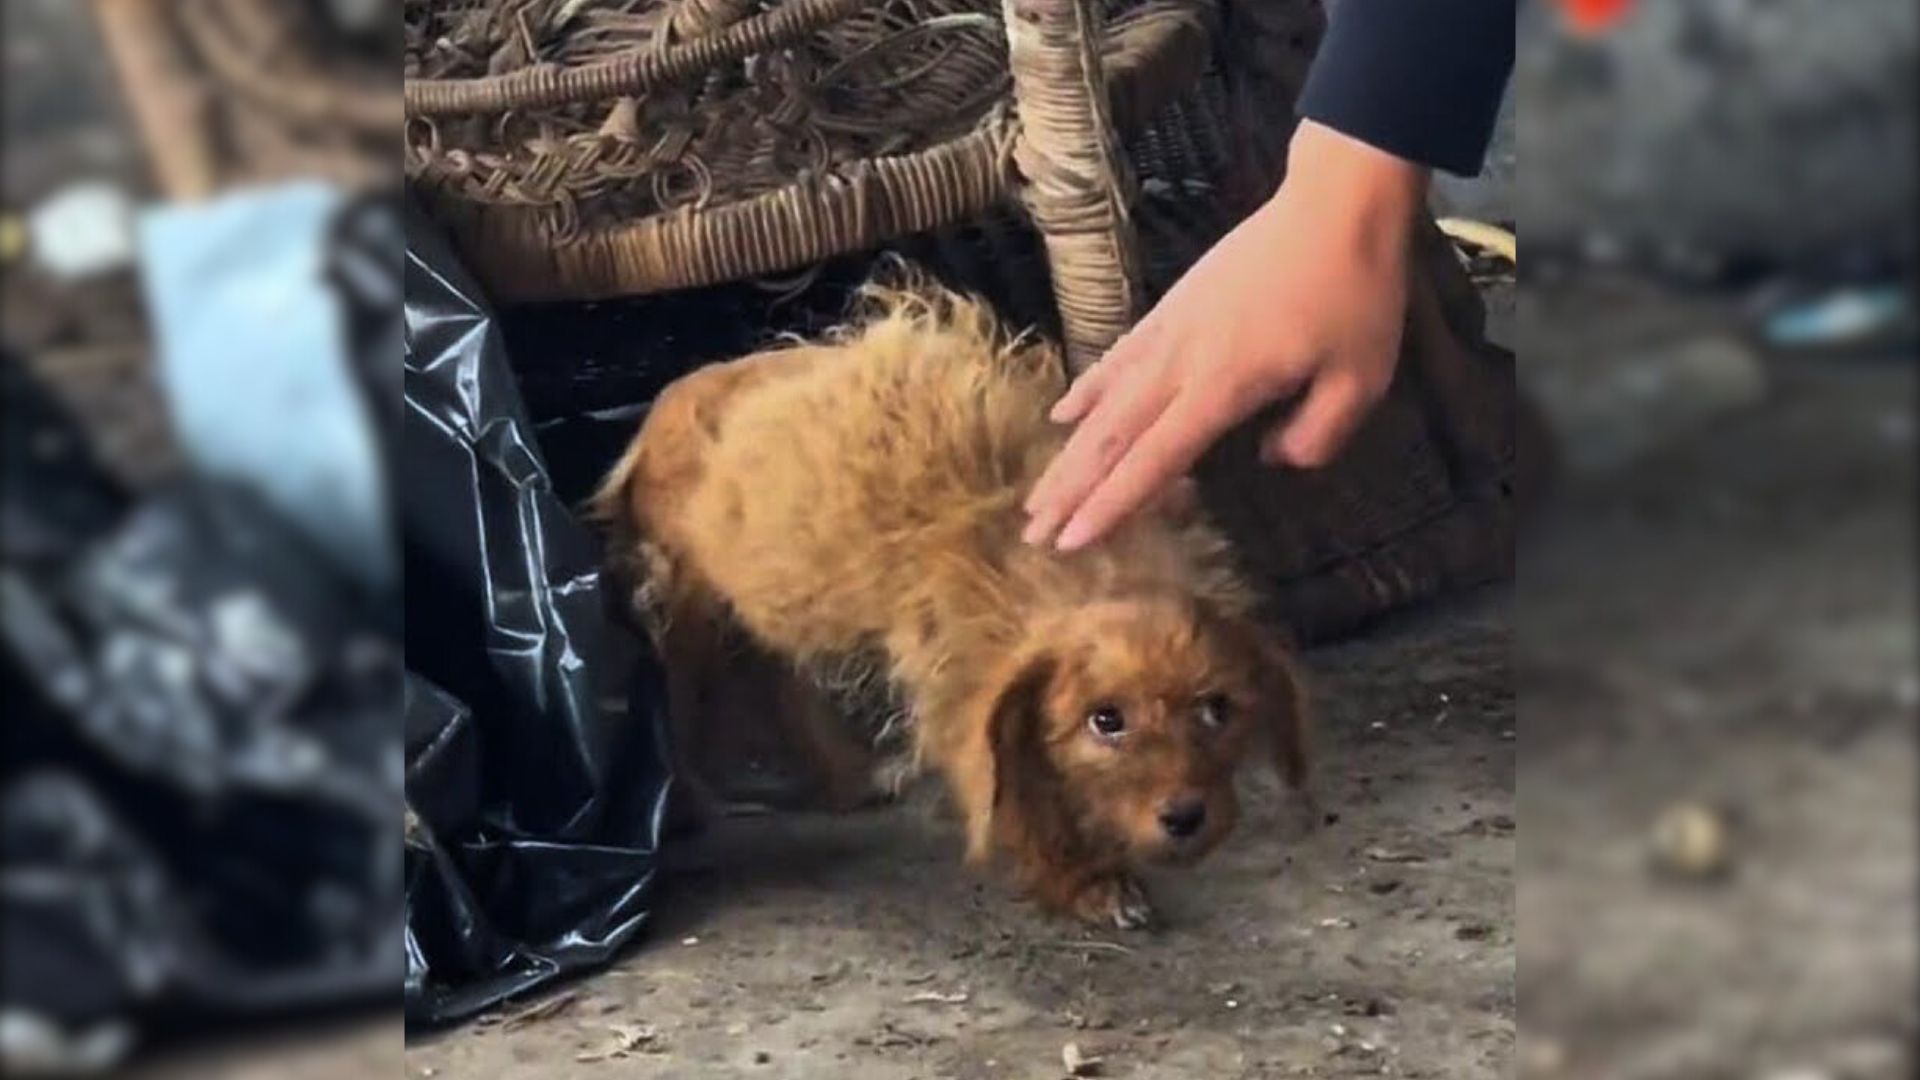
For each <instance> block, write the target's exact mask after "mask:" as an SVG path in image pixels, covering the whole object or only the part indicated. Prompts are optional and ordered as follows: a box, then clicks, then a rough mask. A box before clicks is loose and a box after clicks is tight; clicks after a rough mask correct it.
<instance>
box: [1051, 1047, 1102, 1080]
mask: <svg viewBox="0 0 1920 1080" xmlns="http://www.w3.org/2000/svg"><path fill="white" fill-rule="evenodd" d="M1060 1064H1062V1065H1064V1066H1066V1069H1067V1075H1068V1076H1098V1075H1100V1059H1099V1058H1097V1057H1094V1056H1092V1055H1090V1054H1088V1053H1086V1052H1085V1051H1083V1050H1081V1049H1080V1044H1079V1043H1075V1042H1070V1043H1068V1044H1067V1045H1065V1046H1063V1047H1061V1048H1060Z"/></svg>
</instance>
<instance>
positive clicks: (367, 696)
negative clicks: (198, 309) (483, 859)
mask: <svg viewBox="0 0 1920 1080" xmlns="http://www.w3.org/2000/svg"><path fill="white" fill-rule="evenodd" d="M0 363H4V365H5V369H6V382H7V395H6V401H5V405H6V417H5V424H4V427H5V429H6V431H7V432H8V443H9V445H8V450H9V453H8V455H7V460H6V483H5V485H4V488H0V506H4V516H3V517H0V523H3V524H4V528H0V556H4V566H3V567H0V680H4V684H5V686H4V689H5V694H6V702H7V709H8V717H7V723H6V724H5V725H3V727H4V730H5V745H4V755H0V811H4V814H3V816H0V823H3V826H0V930H3V932H4V937H5V940H4V946H5V947H4V948H0V1002H4V1006H5V1008H6V1009H7V1010H8V1011H9V1013H10V1014H12V1015H13V1016H14V1017H15V1018H16V1019H19V1018H21V1017H31V1018H32V1021H33V1023H35V1024H41V1025H46V1026H47V1027H48V1030H55V1029H60V1030H67V1031H79V1030H82V1029H88V1028H100V1027H102V1026H109V1025H112V1026H118V1027H120V1028H121V1029H124V1030H128V1031H132V1030H135V1029H138V1030H143V1031H144V1030H148V1029H156V1028H169V1027H176V1026H192V1025H194V1024H197V1023H207V1022H212V1021H224V1020H230V1019H234V1018H240V1017H248V1016H271V1015H279V1014H285V1013H287V1012H290V1011H295V1010H304V1009H309V1008H314V1007H319V1006H333V1005H339V1004H343V1003H347V1002H351V1001H355V1000H361V1001H372V1000H378V999H386V1000H391V996H392V993H393V987H394V985H395V984H396V983H397V982H398V981H399V980H400V978H401V975H402V972H403V970H404V969H403V967H402V964H403V957H402V956H401V953H400V950H399V949H398V948H397V947H396V945H397V942H398V939H399V936H400V930H401V927H400V917H399V912H400V910H401V905H400V901H401V895H402V880H401V875H400V864H401V860H400V851H399V848H400V842H399V839H398V838H397V836H396V835H395V830H394V828H393V823H394V821H395V820H396V818H397V817H398V816H399V814H400V812H401V806H402V795H403V792H402V782H403V781H402V761H401V759H400V755H399V753H398V750H399V745H398V740H396V739H394V738H393V737H392V717H393V709H394V705H395V703H396V702H397V701H398V696H399V695H398V690H399V680H400V677H401V674H402V665H401V659H400V654H399V649H398V642H397V641H396V640H394V638H393V636H392V635H391V634H388V633H386V632H385V631H384V630H383V628H382V627H381V626H380V625H379V620H378V619H377V618H375V617H374V614H373V610H372V605H371V604H370V603H369V600H370V598H367V597H363V596H359V595H356V594H355V592H354V591H353V590H352V589H351V588H350V587H348V586H347V585H345V584H344V583H342V582H339V581H335V580H333V579H331V578H330V577H329V571H328V568H327V567H328V564H327V563H326V561H325V560H324V559H323V558H322V557H321V556H319V555H318V553H317V552H315V551H313V550H312V549H311V548H310V547H309V546H308V545H307V544H306V543H305V541H304V538H303V536H302V535H301V534H299V533H297V532H295V531H294V530H293V529H291V527H289V526H288V525H287V524H286V523H284V522H283V521H281V520H280V519H279V518H277V517H275V516H274V515H273V514H272V513H271V512H270V511H269V510H267V509H266V508H265V506H264V504H263V503H262V502H261V501H260V500H258V499H257V498H255V497H253V496H252V495H251V494H250V493H248V492H247V491H244V490H242V489H239V488H235V487H232V486H229V485H225V484H217V483H211V482H206V481H201V480H197V479H188V480H185V481H182V482H181V483H179V484H178V485H176V486H175V487H173V488H170V489H168V490H166V491H163V492H161V493H159V494H157V495H153V496H151V497H148V498H144V499H142V500H139V501H137V502H135V501H130V500H129V499H128V498H127V497H126V496H125V495H123V494H122V493H120V492H119V491H118V488H117V486H116V485H114V484H113V483H112V482H111V481H109V480H107V479H106V478H105V477H104V476H103V475H102V474H101V473H100V471H99V470H98V468H97V467H96V466H95V464H94V463H93V462H92V461H91V459H90V458H89V456H88V455H87V454H86V453H85V441H84V439H83V437H82V436H81V433H80V432H79V431H78V429H77V428H76V426H75V425H74V424H73V423H72V421H71V420H70V419H68V418H67V417H65V416H64V414H62V413H61V412H60V410H59V409H58V408H57V407H56V406H55V405H54V404H53V403H52V401H51V399H50V398H49V397H48V396H47V395H46V394H44V393H43V392H41V391H40V390H39V388H38V387H37V386H36V385H35V384H34V383H33V382H32V381H31V380H30V379H29V378H28V377H27V375H26V373H25V372H24V371H23V370H22V369H21V368H19V367H18V366H17V365H16V363H15V362H14V361H12V360H10V359H9V360H5V361H0ZM21 433H24V434H21ZM16 436H19V437H18V438H17V439H16ZM16 451H17V452H16ZM55 493H58V494H57V495H56V494H55ZM10 1030H12V1031H14V1032H15V1033H18V1032H19V1031H20V1030H22V1029H21V1028H20V1027H19V1026H18V1025H17V1024H16V1026H15V1027H13V1028H11V1029H10ZM99 1045H100V1044H97V1043H96V1044H95V1046H96V1048H97V1047H98V1046H99ZM116 1045H117V1044H116ZM41 1049H43V1050H46V1051H47V1052H49V1053H52V1052H53V1051H54V1049H55V1048H53V1047H43V1048H41ZM109 1050H111V1048H109ZM8 1051H9V1055H10V1057H11V1058H17V1057H18V1056H19V1055H18V1054H16V1051H22V1048H21V1047H17V1046H13V1045H9V1047H8ZM62 1052H71V1053H74V1054H78V1056H70V1057H69V1058H66V1059H61V1058H58V1057H57V1056H56V1057H54V1058H51V1059H49V1061H50V1062H52V1063H55V1064H58V1063H62V1062H64V1064H67V1065H73V1064H76V1063H84V1062H88V1061H90V1062H92V1063H93V1064H95V1065H98V1064H102V1063H108V1064H110V1063H111V1058H110V1056H109V1057H107V1058H102V1057H100V1056H99V1055H94V1056H92V1057H89V1056H88V1055H89V1054H91V1053H92V1051H76V1050H74V1048H72V1047H69V1048H68V1049H67V1051H62ZM106 1052H107V1051H102V1053H106ZM113 1052H114V1053H117V1052H118V1051H113Z"/></svg>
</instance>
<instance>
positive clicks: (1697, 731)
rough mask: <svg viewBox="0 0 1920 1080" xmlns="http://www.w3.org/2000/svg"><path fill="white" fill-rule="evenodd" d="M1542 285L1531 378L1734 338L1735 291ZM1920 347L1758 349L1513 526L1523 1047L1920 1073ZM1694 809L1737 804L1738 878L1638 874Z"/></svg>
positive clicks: (1625, 1077) (1525, 325)
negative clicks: (1698, 293)
mask: <svg viewBox="0 0 1920 1080" xmlns="http://www.w3.org/2000/svg"><path fill="white" fill-rule="evenodd" d="M1547 294H1548V295H1546V296H1544V297H1542V299H1541V300H1540V302H1539V303H1538V304H1537V305H1536V306H1533V307H1531V308H1530V309H1529V310H1526V311H1523V312H1522V313H1521V318H1520V324H1521V329H1522V332H1521V335H1520V337H1521V340H1522V349H1521V356H1522V358H1523V359H1522V368H1523V369H1526V370H1528V371H1529V373H1530V374H1531V375H1533V376H1534V377H1535V378H1538V377H1539V375H1540V374H1542V373H1543V372H1544V371H1547V370H1552V371H1557V372H1569V371H1573V370H1576V369H1578V368H1581V367H1585V368H1588V369H1593V368H1596V367H1598V366H1602V365H1606V364H1608V363H1610V362H1613V361H1614V360H1615V358H1618V357H1621V356H1623V355H1627V354H1637V355H1650V354H1651V353H1652V351H1653V350H1654V348H1656V347H1661V346H1666V345H1670V344H1673V343H1685V342H1687V341H1688V340H1690V339H1691V340H1693V341H1695V342H1699V341H1705V340H1718V341H1720V342H1722V343H1723V344H1730V343H1734V342H1737V341H1738V337H1737V335H1736V334H1734V332H1733V330H1732V329H1731V326H1732V323H1733V322H1734V320H1733V316H1734V315H1735V314H1736V312H1734V311H1732V310H1731V306H1730V305H1728V304H1727V303H1725V302H1724V301H1709V300H1680V299H1674V298H1671V297H1661V296H1659V295H1658V294H1655V293H1651V292H1649V291H1648V290H1646V289H1644V288H1640V289H1625V290H1609V289H1605V288H1592V287H1587V288H1582V289H1577V290H1563V291H1562V293H1561V295H1560V296H1558V297H1555V296H1553V295H1552V290H1548V291H1547ZM1530 299H1531V298H1530ZM1530 322H1533V323H1534V324H1535V325H1532V326H1529V323H1530ZM1910 350H1911V346H1906V347H1904V348H1901V349H1894V350H1890V351H1883V352H1877V353H1868V354H1865V355H1853V356H1840V355H1829V356H1818V357H1811V356H1809V357H1799V358H1790V357H1772V358H1764V357H1759V358H1756V361H1755V362H1756V363H1757V365H1758V366H1757V374H1758V375H1759V377H1760V378H1761V379H1762V380H1763V383H1762V387H1763V389H1762V392H1761V396H1760V398H1759V400H1757V401H1753V402H1751V403H1750V404H1748V405H1746V406H1744V407H1739V408H1732V409H1729V410H1727V411H1725V412H1722V413H1720V414H1719V415H1717V416H1711V417H1709V416H1698V417H1696V418H1695V419H1694V420H1692V421H1691V422H1689V423H1688V424H1687V425H1686V426H1685V427H1684V429H1682V430H1679V431H1677V432H1675V433H1674V434H1672V435H1671V436H1670V437H1669V438H1668V439H1666V440H1665V441H1664V442H1662V443H1660V444H1658V445H1656V446H1653V447H1652V448H1651V449H1649V450H1648V451H1647V452H1646V453H1645V454H1644V455H1643V456H1641V457H1638V458H1636V459H1635V460H1633V461H1631V462H1628V463H1625V464H1623V465H1621V466H1620V467H1619V468H1617V469H1616V470H1612V471H1609V472H1607V473H1604V474H1599V475H1593V476H1589V477H1585V478H1578V479H1576V482H1574V483H1570V484H1569V485H1567V486H1566V487H1565V489H1564V490H1563V491H1562V492H1561V496H1562V497H1561V499H1560V500H1559V502H1558V504H1557V505H1556V506H1555V507H1554V508H1553V512H1552V514H1551V515H1550V516H1548V517H1547V518H1545V519H1543V520H1541V521H1540V522H1538V525H1539V528H1537V529H1536V530H1535V531H1534V532H1533V534H1531V535H1529V536H1526V537H1523V541H1522V544H1521V552H1522V556H1521V561H1520V567H1519V580H1518V584H1517V587H1516V596H1517V597H1518V600H1517V602H1516V604H1515V606H1514V615H1515V623H1514V639H1515V675H1516V678H1517V684H1516V689H1517V692H1518V694H1519V699H1520V701H1521V702H1522V703H1523V705H1524V709H1523V711H1524V713H1525V716H1526V721H1527V722H1526V725H1525V730H1526V734H1525V736H1524V737H1523V741H1522V743H1521V756H1520V771H1519V780H1520V798H1519V803H1520V811H1519V817H1520V820H1521V821H1522V822H1524V829H1525V832H1524V841H1523V846H1522V858H1521V862H1520V865H1519V868H1518V871H1519V872H1518V875H1517V882H1518V891H1517V908H1518V925H1519V927H1520V935H1521V942H1522V947H1521V951H1520V957H1519V962H1520V971H1521V973H1522V979H1521V987H1520V990H1521V1000H1522V1001H1523V1002H1524V1003H1525V1007H1524V1012H1523V1014H1522V1024H1523V1027H1524V1028H1525V1030H1526V1038H1525V1039H1524V1040H1523V1043H1524V1045H1523V1047H1522V1058H1523V1061H1525V1062H1526V1063H1527V1067H1526V1068H1524V1069H1523V1075H1529V1076H1540V1077H1547V1076H1568V1077H1606V1078H1610V1080H1655V1078H1659V1080H1668V1078H1671V1080H1681V1078H1690V1080H1716V1078H1720V1077H1726V1078H1735V1077H1742V1078H1744V1077H1756V1078H1770V1077H1771V1078H1778V1080H1787V1078H1789V1077H1792V1078H1806V1080H1823V1078H1825V1080H1873V1078H1881V1077H1886V1078H1892V1077H1905V1076H1911V1075H1914V1073H1913V1067H1914V1060H1913V1046H1914V1039H1915V1033H1916V1020H1915V1008H1914V1000H1913V990H1914V986H1915V981H1914V980H1915V972H1916V951H1915V925H1914V922H1913V917H1914V915H1913V913H1914V910H1915V899H1916V897H1915V886H1916V881H1917V880H1920V878H1917V877H1916V831H1915V829H1916V825H1915V822H1916V818H1915V814H1914V782H1915V779H1916V770H1915V760H1916V754H1915V749H1916V744H1915V726H1914V721H1915V709H1916V706H1917V705H1920V674H1916V669H1915V659H1916V640H1915V629H1914V614H1915V612H1914V601H1915V573H1914V553H1913V518H1912V514H1913V502H1912V496H1913V491H1914V486H1913V485H1914V479H1915V472H1914V464H1915V443H1914V413H1913V402H1914V388H1915V386H1914V375H1915V372H1914V367H1913V357H1912V353H1911V351H1910ZM1679 389H1680V388H1679V387H1675V386H1667V387H1663V388H1662V392H1663V393H1664V395H1665V396H1666V397H1667V398H1669V399H1673V398H1677V397H1680V396H1682V395H1681V394H1680V393H1679V392H1678V391H1679ZM1693 392H1694V393H1695V394H1696V395H1697V396H1698V397H1699V398H1700V399H1702V400H1713V399H1715V398H1716V396H1717V398H1718V400H1721V401H1728V400H1731V396H1729V395H1726V394H1723V393H1718V392H1717V391H1715V390H1713V388H1711V387H1707V386H1704V385H1701V386H1696V388H1695V390H1694V391H1693ZM1682 411H1684V410H1682ZM1690 805H1697V806H1700V807H1703V808H1711V809H1713V810H1714V811H1715V812H1717V813H1718V814H1719V816H1721V817H1722V818H1723V819H1724V820H1725V822H1726V823H1727V828H1728V843H1727V845H1726V850H1727V857H1728V859H1729V861H1730V864H1731V865H1730V871H1731V872H1730V874H1729V876H1728V878H1727V879H1726V880H1723V881H1717V882H1706V883H1701V884H1697V885H1688V884H1684V883H1676V882H1672V881H1667V880H1663V879H1662V878H1660V877H1659V876H1657V875H1653V874H1649V873H1648V872H1647V854H1648V840H1649V830H1650V828H1651V827H1652V825H1653V823H1654V822H1655V821H1657V820H1660V818H1661V817H1662V815H1663V814H1664V813H1666V812H1667V811H1668V810H1669V808H1671V807H1675V806H1690Z"/></svg>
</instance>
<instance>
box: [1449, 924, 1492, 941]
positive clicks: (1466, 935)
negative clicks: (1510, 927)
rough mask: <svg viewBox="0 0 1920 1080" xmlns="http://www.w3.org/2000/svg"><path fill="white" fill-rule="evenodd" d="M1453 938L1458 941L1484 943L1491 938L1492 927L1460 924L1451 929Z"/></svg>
mask: <svg viewBox="0 0 1920 1080" xmlns="http://www.w3.org/2000/svg"><path fill="white" fill-rule="evenodd" d="M1453 936H1454V937H1455V938H1457V939H1458V940H1460V941H1485V940H1487V939H1488V938H1490V937H1492V936H1493V927H1492V926H1491V925H1489V924H1487V923H1483V922H1470V923H1461V924H1460V925H1459V926H1456V927H1454V928H1453Z"/></svg>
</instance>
